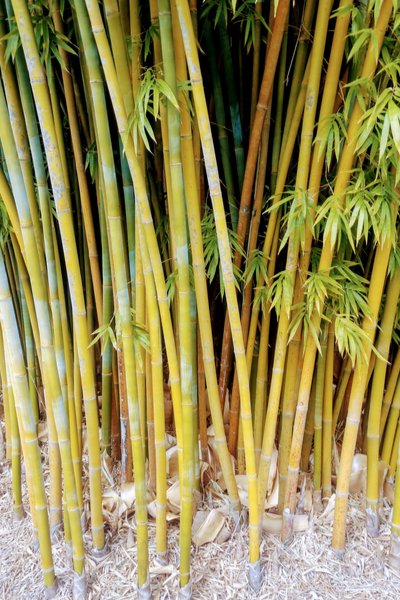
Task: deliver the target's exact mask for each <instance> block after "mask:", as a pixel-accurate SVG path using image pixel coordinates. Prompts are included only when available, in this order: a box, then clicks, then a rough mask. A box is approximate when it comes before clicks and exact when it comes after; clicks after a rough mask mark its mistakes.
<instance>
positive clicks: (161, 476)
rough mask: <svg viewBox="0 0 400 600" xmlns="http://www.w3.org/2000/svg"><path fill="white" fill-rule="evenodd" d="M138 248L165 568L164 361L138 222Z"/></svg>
mask: <svg viewBox="0 0 400 600" xmlns="http://www.w3.org/2000/svg"><path fill="white" fill-rule="evenodd" d="M139 237H140V247H141V251H142V260H143V273H144V276H145V279H146V298H147V311H148V324H149V333H150V347H151V374H152V391H153V401H154V442H155V451H156V455H155V460H156V463H157V469H156V478H157V479H156V483H157V501H156V510H157V513H156V546H157V557H158V560H159V561H160V562H161V564H167V562H168V551H167V479H166V476H167V459H166V446H165V416H164V382H163V359H162V348H161V326H160V316H159V311H158V305H157V295H156V286H155V283H154V277H153V274H152V270H151V263H150V259H149V255H148V252H147V251H146V248H145V243H146V242H145V240H144V235H143V231H142V225H141V224H140V222H139Z"/></svg>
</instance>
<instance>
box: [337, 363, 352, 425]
mask: <svg viewBox="0 0 400 600" xmlns="http://www.w3.org/2000/svg"><path fill="white" fill-rule="evenodd" d="M345 360H346V362H345V367H344V371H343V375H342V379H341V381H340V384H339V387H338V388H337V393H336V396H335V405H334V407H333V415H332V436H334V435H335V431H336V426H337V422H338V419H339V415H340V411H341V409H342V405H343V400H344V397H345V393H346V389H347V386H348V383H349V381H350V376H351V373H352V364H351V358H350V356H348V357H347V358H346V359H345Z"/></svg>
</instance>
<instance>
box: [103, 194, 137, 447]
mask: <svg viewBox="0 0 400 600" xmlns="http://www.w3.org/2000/svg"><path fill="white" fill-rule="evenodd" d="M100 230H101V250H102V268H103V323H109V322H110V321H111V319H112V314H113V309H114V304H113V289H112V282H111V265H110V252H109V248H108V237H107V227H106V218H105V214H104V197H103V193H102V191H100ZM132 287H134V286H132ZM112 351H113V347H112V344H111V343H108V344H107V345H106V347H105V348H104V350H103V355H102V361H101V395H102V405H101V409H102V413H101V445H102V449H103V450H106V451H107V452H108V454H111V407H112V385H113V372H112Z"/></svg>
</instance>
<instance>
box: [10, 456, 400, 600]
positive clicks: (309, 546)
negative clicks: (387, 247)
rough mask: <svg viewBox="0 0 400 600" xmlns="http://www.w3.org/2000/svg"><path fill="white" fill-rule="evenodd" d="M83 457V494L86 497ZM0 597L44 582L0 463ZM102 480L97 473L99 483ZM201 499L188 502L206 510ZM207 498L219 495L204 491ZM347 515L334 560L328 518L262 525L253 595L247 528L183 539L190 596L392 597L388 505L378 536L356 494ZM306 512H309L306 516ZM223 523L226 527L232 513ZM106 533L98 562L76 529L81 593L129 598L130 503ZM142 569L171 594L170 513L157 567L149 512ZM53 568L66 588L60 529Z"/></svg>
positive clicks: (22, 594) (64, 590)
mask: <svg viewBox="0 0 400 600" xmlns="http://www.w3.org/2000/svg"><path fill="white" fill-rule="evenodd" d="M42 457H43V468H44V475H45V481H46V487H47V489H48V486H49V467H48V462H47V461H48V459H47V448H46V444H43V445H42ZM87 470H88V469H87V462H84V482H85V501H86V502H87V501H88V488H87V475H88V473H87ZM0 471H1V472H0V599H2V598H4V599H6V600H14V599H15V600H16V599H18V600H39V599H40V600H42V599H44V597H45V596H44V586H43V582H42V575H41V569H40V555H39V553H37V554H34V553H33V552H32V550H31V542H32V529H31V520H30V517H29V503H28V497H27V492H26V485H25V481H23V488H24V506H25V510H26V512H27V516H26V517H25V518H24V519H23V520H22V521H20V522H16V521H14V520H13V518H12V487H11V467H10V465H8V464H6V463H5V462H4V461H3V462H2V463H0ZM112 476H113V478H114V481H115V486H114V488H115V489H116V490H118V489H119V482H120V473H119V471H118V467H114V471H113V473H112ZM108 486H109V482H106V481H105V482H104V487H105V488H106V487H108ZM209 502H210V500H209V498H205V502H200V503H199V505H198V509H201V510H206V511H209V510H211V508H210V506H209ZM213 503H214V507H215V508H218V507H219V506H221V505H222V504H223V502H222V501H220V500H218V499H215V498H214V499H213ZM349 509H350V510H349V515H348V519H347V536H346V537H347V541H346V554H345V560H344V561H343V562H340V561H338V560H337V558H336V556H335V554H334V553H333V551H332V550H331V548H330V541H331V536H332V523H331V522H328V523H326V522H321V523H319V522H318V519H316V518H314V527H313V529H308V530H307V531H304V532H302V533H297V534H296V535H295V538H294V541H293V543H292V544H291V546H289V547H285V546H282V544H281V543H280V540H279V536H278V535H271V534H268V533H265V532H264V533H263V535H262V543H261V566H262V568H263V571H264V579H263V586H262V588H261V590H260V592H259V593H258V594H254V593H253V592H252V591H251V589H250V588H249V586H248V583H247V560H248V558H247V548H248V531H247V528H246V527H243V528H242V529H240V530H238V531H236V532H235V533H234V535H233V537H231V538H230V539H228V540H227V541H226V542H224V543H222V544H217V543H214V542H213V543H209V544H205V545H203V546H201V547H199V548H196V547H195V545H192V562H191V564H192V569H191V573H192V582H193V598H195V599H204V600H220V599H221V600H222V599H224V600H225V599H226V600H229V599H230V598H231V599H237V600H245V599H251V598H257V599H258V600H262V599H267V598H268V599H271V600H272V599H277V600H278V599H282V600H292V599H293V600H295V599H296V600H297V599H299V598H301V599H304V600H306V599H307V600H308V599H310V600H311V599H317V600H319V599H321V600H328V599H334V600H347V599H349V600H368V599H373V600H377V599H384V598H388V599H395V598H396V600H397V598H398V597H399V594H400V578H399V577H398V576H396V575H395V574H394V573H393V572H392V571H391V570H390V569H389V568H388V567H387V566H386V565H385V562H386V560H387V556H388V552H389V539H390V528H389V524H388V522H389V518H390V506H389V504H388V502H387V501H386V500H384V502H383V507H382V512H381V517H382V519H381V529H380V536H379V538H377V539H371V538H369V537H368V535H367V533H366V530H365V517H364V514H363V510H362V493H358V494H353V495H352V496H351V498H350V506H349ZM311 521H312V520H311ZM225 527H227V528H229V529H230V530H231V532H234V524H233V521H232V520H226V522H225ZM106 531H107V535H108V536H109V537H110V553H109V555H108V556H107V557H106V558H105V559H103V560H102V561H101V562H100V563H98V564H97V563H96V561H95V560H94V559H93V557H92V555H91V536H90V532H89V531H88V533H86V534H85V536H84V537H85V546H86V556H87V559H86V572H87V579H88V584H89V586H88V588H89V594H88V600H100V599H101V600H118V599H122V598H123V599H124V600H128V599H135V598H137V593H136V574H137V552H136V544H135V540H136V533H135V522H134V512H133V511H130V512H129V513H125V514H124V515H123V516H122V518H121V519H119V520H118V521H116V520H114V522H111V524H107V525H106ZM149 538H150V540H149V541H150V575H151V581H152V586H153V589H154V591H155V599H156V600H167V599H168V600H169V599H172V598H176V595H177V589H178V582H179V569H178V557H179V552H178V545H179V522H176V521H173V522H171V523H170V524H169V526H168V549H169V564H168V565H167V566H166V567H160V566H158V565H157V563H156V561H155V557H156V552H155V522H154V520H153V519H151V518H150V519H149ZM53 556H54V562H55V570H56V574H57V577H58V580H59V584H60V592H59V594H58V596H57V598H59V599H61V598H64V599H66V598H68V599H70V598H71V597H72V594H71V589H72V572H71V568H70V565H69V563H68V560H67V557H66V554H65V549H64V544H63V537H62V532H59V534H58V541H57V542H56V543H55V544H54V545H53Z"/></svg>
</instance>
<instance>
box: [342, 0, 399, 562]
mask: <svg viewBox="0 0 400 600" xmlns="http://www.w3.org/2000/svg"><path fill="white" fill-rule="evenodd" d="M382 10H383V7H382ZM381 15H382V12H381ZM394 212H395V215H397V209H396V210H395V211H394ZM391 248H392V244H391V242H390V240H386V241H385V243H384V244H381V243H379V244H378V247H377V250H376V254H375V259H374V266H373V269H372V274H371V280H370V287H369V293H368V302H369V305H370V308H371V312H372V314H371V315H368V316H365V317H364V319H363V331H364V333H365V334H366V335H367V336H368V339H369V340H370V342H371V343H372V344H373V343H374V337H375V332H376V328H377V322H378V314H379V308H380V304H381V302H382V293H383V287H384V284H385V279H386V271H387V266H388V263H389V256H390V252H391ZM364 349H365V354H366V358H367V361H368V360H369V357H370V356H371V352H372V350H371V346H367V347H366V344H365V343H364ZM367 376H368V364H367V363H366V361H365V360H362V361H357V362H356V365H355V370H354V379H353V386H352V388H351V395H350V403H349V410H348V414H347V420H346V429H345V433H344V438H343V445H342V454H341V459H340V466H339V472H338V479H337V486H336V504H335V519H334V522H333V537H332V547H333V549H334V550H335V552H336V554H337V555H338V556H339V557H342V556H343V553H344V542H345V529H346V515H347V502H348V495H349V482H350V473H351V464H352V457H353V454H354V449H355V445H356V440H357V434H358V427H359V423H360V415H361V409H362V403H363V400H364V392H365V386H366V381H367ZM377 423H379V419H378V420H377ZM378 435H379V433H378ZM378 444H379V438H378ZM371 511H372V509H371V508H369V510H368V513H367V515H368V514H370V512H371Z"/></svg>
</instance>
